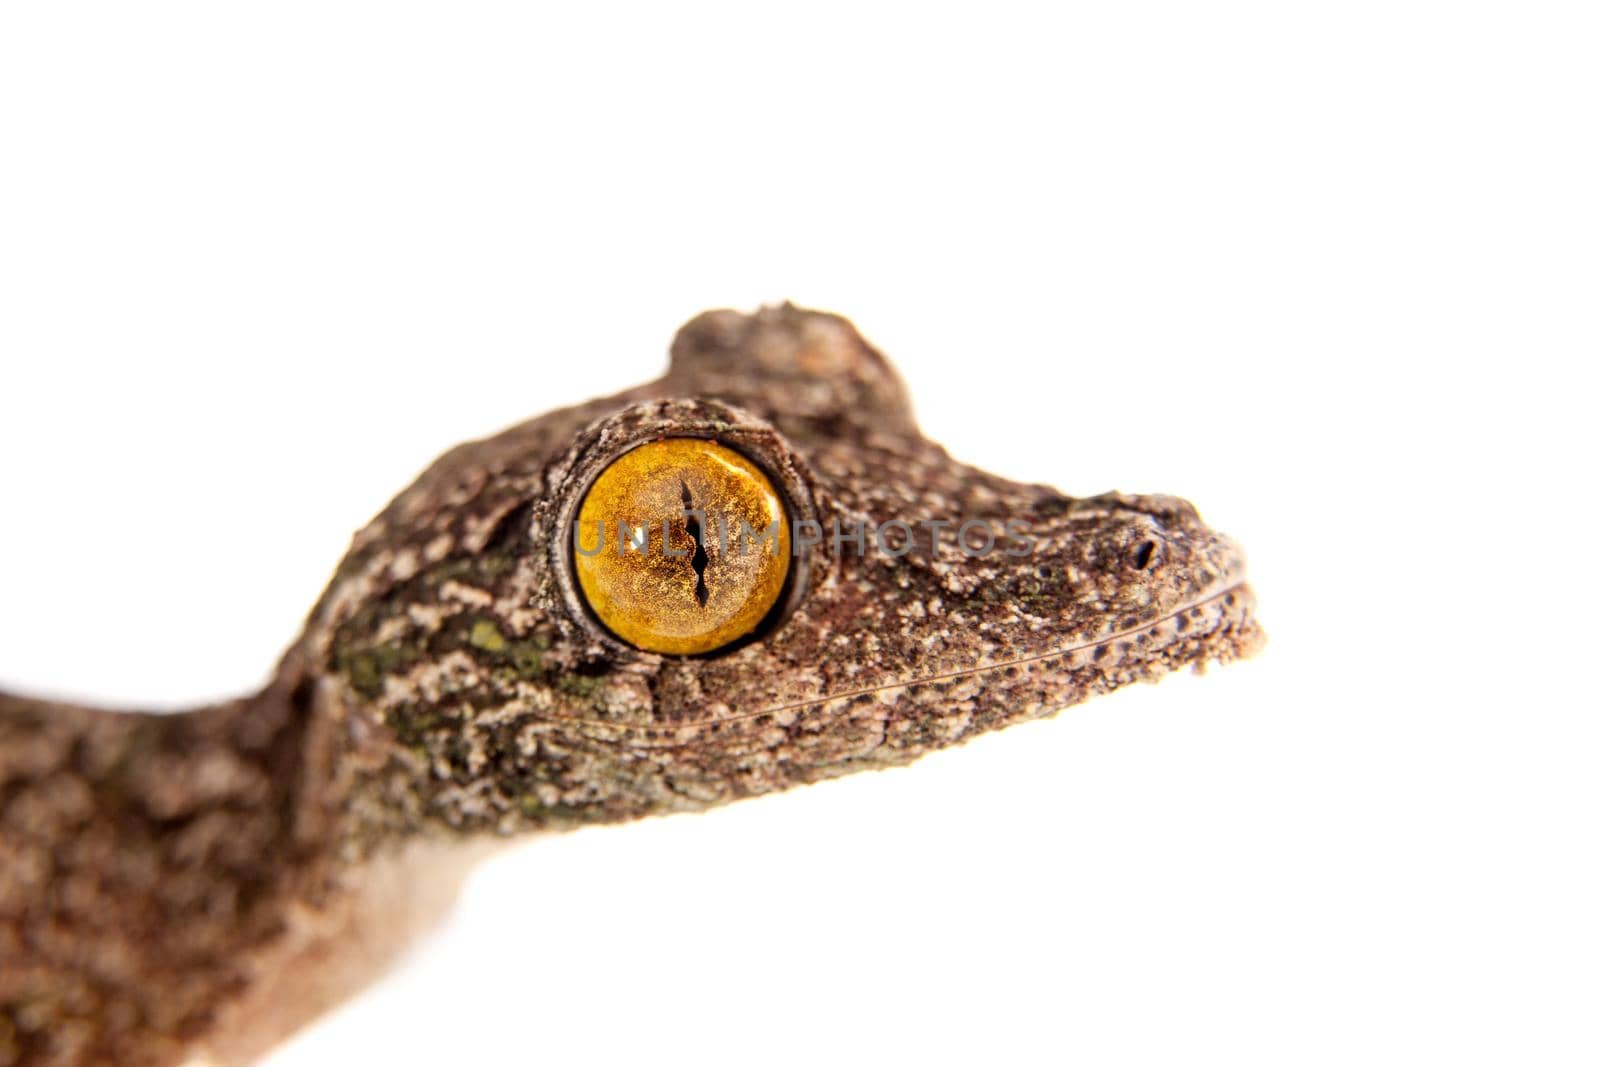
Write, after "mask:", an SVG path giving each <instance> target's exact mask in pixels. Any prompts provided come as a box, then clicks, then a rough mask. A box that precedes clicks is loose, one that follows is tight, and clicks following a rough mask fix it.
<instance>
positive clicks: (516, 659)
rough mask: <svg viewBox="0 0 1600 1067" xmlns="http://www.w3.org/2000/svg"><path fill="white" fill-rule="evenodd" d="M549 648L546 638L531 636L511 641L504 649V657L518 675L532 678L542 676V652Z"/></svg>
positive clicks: (543, 666) (543, 664) (543, 673)
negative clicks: (524, 639) (526, 638)
mask: <svg viewBox="0 0 1600 1067" xmlns="http://www.w3.org/2000/svg"><path fill="white" fill-rule="evenodd" d="M549 650H550V642H549V641H548V640H546V639H545V638H543V637H532V638H529V639H528V640H526V641H513V642H511V644H510V645H509V646H508V647H507V649H506V657H507V659H509V660H510V661H511V666H512V668H513V669H515V670H516V672H517V674H518V675H519V676H520V677H523V678H527V679H529V680H533V679H536V678H543V677H544V675H545V663H544V654H545V653H546V652H548V651H549Z"/></svg>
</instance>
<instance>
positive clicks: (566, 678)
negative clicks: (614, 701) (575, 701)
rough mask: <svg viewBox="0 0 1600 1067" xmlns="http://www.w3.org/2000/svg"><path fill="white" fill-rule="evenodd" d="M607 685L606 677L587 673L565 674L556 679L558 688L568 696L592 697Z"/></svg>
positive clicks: (587, 698) (586, 698)
mask: <svg viewBox="0 0 1600 1067" xmlns="http://www.w3.org/2000/svg"><path fill="white" fill-rule="evenodd" d="M605 687H606V683H605V679H603V678H593V677H590V676H588V675H585V674H563V675H562V676H561V677H560V678H558V679H556V689H557V690H558V691H560V692H562V693H566V694H567V695H568V696H575V697H580V698H582V699H585V700H589V699H592V698H593V697H594V696H595V695H596V694H598V693H600V692H601V691H602V690H604V689H605Z"/></svg>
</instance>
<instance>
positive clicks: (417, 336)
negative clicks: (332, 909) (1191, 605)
mask: <svg viewBox="0 0 1600 1067" xmlns="http://www.w3.org/2000/svg"><path fill="white" fill-rule="evenodd" d="M579 7H582V8H583V10H582V11H579V12H575V11H573V10H568V9H571V8H579ZM1591 12H1592V8H1589V7H1588V5H1582V4H1576V3H1575V4H1570V5H1561V4H1544V3H1517V4H1512V3H1501V4H1491V3H1448V4H1447V3H1435V4H1429V3H1405V2H1400V3H1396V2H1384V3H1339V4H1314V5H1313V4H1275V3H1259V4H1240V3H1227V4H1216V5H1201V4H1177V3H1166V4H1105V5H1093V6H1088V5H1081V6H1080V5H1070V6H1059V5H1049V6H1048V7H1047V6H1046V5H1040V6H1039V7H1038V8H1037V9H1027V8H1022V7H1009V6H1005V5H992V4H991V5H963V6H961V7H944V6H939V5H931V4H923V5H915V6H912V5H907V6H905V7H894V8H890V7H881V8H876V7H871V6H862V5H855V4H852V5H845V6H841V7H838V8H832V7H828V6H825V5H819V4H814V3H813V4H807V5H803V6H796V7H794V8H786V9H779V8H767V7H762V6H760V5H755V4H748V3H747V4H737V5H732V4H730V5H727V6H726V7H721V8H693V9H691V8H686V7H684V6H683V5H679V4H660V5H653V6H650V7H643V8H639V9H633V10H624V9H618V8H614V7H606V8H601V7H599V6H597V5H564V8H563V10H562V11H560V12H559V13H558V12H554V11H539V10H537V9H536V7H535V6H534V5H531V4H505V5H494V4H471V3H465V4H431V5H429V4H411V3H386V4H376V3H374V4H370V5H363V4H351V3H340V2H336V0H335V2H330V0H318V2H316V3H288V2H277V3H272V4H257V5H234V4H216V3H195V4H188V5H173V4H162V3H140V4H108V5H105V6H103V7H98V6H89V5H81V4H75V3H66V2H60V0H51V2H48V3H9V4H7V5H5V6H4V7H3V8H0V153H3V160H0V371H3V373H0V517H3V521H0V684H3V685H4V686H5V687H7V688H11V689H38V690H45V691H49V692H53V693H58V694H64V695H67V696H70V697H75V698H81V699H93V700H100V701H108V702H114V703H117V704H119V705H124V706H134V707H141V706H143V707H167V706H181V705H183V704H186V703H189V702H193V701H198V700H203V699H207V698H212V697H217V696H220V695H224V694H231V693H234V692H238V691H241V690H243V689H245V688H248V687H251V686H254V685H255V684H257V683H259V682H260V681H261V680H262V679H263V678H264V677H265V676H266V674H267V673H268V671H269V670H270V668H271V666H272V664H273V662H274V659H275V657H276V655H277V653H278V651H279V650H280V649H281V648H282V647H283V646H285V645H286V644H287V643H288V642H289V641H290V640H291V639H292V637H293V635H294V634H295V632H296V630H297V628H298V625H299V623H300V620H301V618H302V616H303V613H304V612H305V611H306V609H307V608H308V607H309V606H310V604H311V602H312V600H313V599H314V597H315V596H316V594H317V592H318V591H319V589H320V588H321V583H322V581H323V580H324V578H325V576H326V575H327V574H329V573H330V572H331V570H332V568H333V566H334V564H335V563H336V562H337V560H338V558H339V556H340V554H341V552H342V550H343V546H344V544H345V543H346V539H347V537H348V536H349V534H350V533H351V531H353V530H354V529H356V528H357V527H358V526H360V525H361V524H362V523H363V522H364V521H365V520H366V519H367V517H368V516H369V515H371V514H372V513H373V512H374V511H375V510H376V509H377V508H378V507H379V506H380V505H381V504H382V503H383V502H384V501H385V500H386V499H387V498H388V497H389V496H390V495H392V494H393V493H394V492H395V491H397V490H399V489H400V488H401V487H403V486H404V484H405V483H406V482H407V481H408V480H409V479H410V478H411V477H412V476H413V475H414V474H415V473H416V472H417V471H418V470H419V469H420V468H421V467H422V466H423V465H424V464H425V463H426V462H427V461H428V460H430V459H431V458H432V457H433V455H435V454H436V453H437V452H439V451H441V450H443V449H444V448H445V447H447V446H449V445H451V444H453V443H455V442H457V441H458V440H462V439H465V438H468V437H473V436H481V435H483V434H485V433H488V432H491V431H493V430H496V429H498V428H499V427H501V426H503V425H505V424H508V423H510V422H513V421H516V420H519V419H521V418H524V417H527V416H529V415H534V414H537V413H539V412H542V411H544V410H547V409H549V408H551V407H555V406H558V405H563V404H567V403H571V402H576V401H579V400H582V399H585V398H587V397H589V396H591V395H594V394H597V393H601V392H606V391H610V390H613V389H617V388H621V387H624V386H628V385H632V384H635V383H636V382H639V381H642V380H644V379H646V378H649V377H653V376H654V375H655V374H656V373H657V372H658V371H659V370H660V369H661V368H662V367H663V366H664V362H665V349H666V345H667V342H668V340H669V338H670V336H671V333H672V331H673V329H674V328H675V327H676V326H677V325H678V324H679V322H681V321H682V320H684V319H686V318H687V317H689V316H690V315H691V314H693V313H694V312H696V311H698V310H700V309H701V308H703V307H707V306H719V305H731V306H737V307H752V306H754V305H756V304H759V303H761V302H766V301H774V300H781V299H784V298H792V299H794V300H796V301H797V302H800V303H805V304H810V305H814V306H821V307H826V308H832V309H837V310H840V311H842V312H845V313H846V314H849V315H851V316H853V317H854V318H855V319H856V321H857V323H858V324H859V326H860V327H861V328H862V330H863V331H864V332H865V333H866V334H867V335H868V336H869V337H870V338H871V339H873V340H874V341H875V342H877V343H878V344H879V345H881V346H882V347H883V348H884V349H885V350H887V352H888V353H889V354H890V355H891V356H892V357H894V358H895V359H896V360H897V361H898V362H899V365H900V367H901V369H902V370H903V372H904V374H905V376H906V378H907V379H908V381H909V382H910V384H911V387H912V390H913V394H914V397H915V399H916V401H917V404H918V410H919V413H920V416H921V419H922V422H923V424H924V427H925V429H926V430H927V432H928V433H929V435H930V436H932V437H934V438H936V439H939V440H941V441H943V442H944V443H945V444H946V445H947V446H948V447H949V448H950V449H951V450H952V451H953V452H954V453H956V455H958V456H959V457H960V458H963V459H966V460H970V461H973V462H976V463H978V464H980V465H982V466H985V467H988V468H991V469H993V470H996V471H998V472H1000V473H1003V474H1006V475H1010V476H1013V477H1017V478H1021V479H1029V480H1039V481H1047V482H1050V483H1053V484H1055V485H1057V486H1058V487H1060V488H1061V489H1063V490H1064V491H1067V492H1070V493H1075V494H1085V493H1092V492H1097V491H1101V490H1105V489H1110V488H1122V489H1126V490H1140V491H1164V492H1171V493H1177V494H1180V495H1183V496H1186V497H1189V498H1191V499H1193V500H1195V501H1196V502H1197V503H1198V504H1199V505H1200V507H1201V508H1202V511H1203V512H1204V514H1205V515H1206V516H1207V518H1208V519H1209V520H1210V521H1211V522H1212V523H1213V524H1214V525H1216V526H1218V527H1219V528H1222V529H1225V530H1227V531H1229V532H1231V533H1233V534H1235V535H1236V536H1238V537H1239V539H1240V540H1241V541H1243V543H1244V544H1245V545H1246V546H1247V548H1248V549H1249V550H1250V552H1251V556H1252V572H1253V575H1254V578H1255V583H1256V587H1257V591H1258V593H1259V596H1260V600H1261V613H1262V617H1263V619H1264V621H1265V623H1266V626H1267V628H1268V631H1269V633H1270V635H1271V644H1270V646H1269V647H1268V649H1267V651H1266V653H1265V654H1264V655H1263V656H1262V657H1261V658H1259V659H1258V660H1256V661H1254V662H1251V663H1248V664H1244V665H1241V666H1237V667H1230V668H1226V669H1221V670H1218V671H1214V672H1212V673H1211V674H1209V675H1208V676H1206V677H1204V678H1198V679H1197V678H1193V677H1189V676H1185V677H1182V678H1175V679H1171V680H1169V681H1167V682H1165V683H1163V684H1162V685H1160V686H1158V687H1140V688H1139V689H1137V690H1135V691H1128V692H1124V693H1120V694H1117V695H1115V696H1112V697H1109V698H1106V699H1104V700H1099V701H1095V702H1092V703H1090V704H1088V705H1085V706H1083V707H1080V708H1076V709H1073V710H1072V711H1070V712H1068V713H1067V714H1065V715H1063V716H1062V717H1060V718H1059V719H1057V720H1055V721H1051V722H1046V723H1040V724H1033V725H1029V726H1026V727H1021V728H1018V729H1015V730H1013V731H1010V732H1007V733H1004V734H1000V735H996V736H991V737H987V738H984V739H981V740H980V741H978V742H976V743H974V744H972V745H969V746H966V747H964V748H962V749H960V750H956V751H952V752H947V753H943V754H940V755H938V756H936V757H932V758H929V759H927V760H926V761H924V762H923V763H921V764H919V765H917V766H915V767H913V768H910V769H907V770H900V771H894V772H889V773H883V774H873V775H865V776H859V777H856V778H854V779H850V780H845V781H840V782H835V783H830V784H827V785H824V786H819V787H816V788H813V789H806V790H802V791H799V792H796V793H792V794H788V795H784V796H781V797H776V798H771V799H767V800H761V801H755V802H750V803H746V804H741V805H736V806H734V807H731V808H728V809H724V810H722V811H718V812H715V813H712V814H709V815H706V816H701V817H681V818H673V819H665V820H656V821H651V822H646V823H643V824H639V825H633V826H627V827H622V828H614V829H611V828H608V829H593V830H586V831H583V832H581V833H578V834H575V835H571V836H567V837H563V838H551V839H545V840H539V841H533V842H530V843H529V844H527V845H526V846H524V847H522V848H520V849H519V850H518V851H516V852H514V853H512V854H510V855H508V856H506V857H505V858H503V859H500V860H497V861H495V862H494V863H492V864H490V865H489V866H487V867H486V868H484V869H483V870H482V871H481V873H480V875H479V876H478V877H477V878H475V879H474V880H473V881H472V882H471V883H470V885H469V887H468V889H467V891H466V893H465V896H464V898H463V900H462V902H461V905H460V907H459V909H458V911H457V913H456V915H455V917H454V919H453V920H452V921H451V922H450V923H449V925H448V926H447V927H446V928H445V929H444V930H443V932H442V934H441V935H440V936H439V937H437V938H436V939H434V940H433V941H431V942H429V943H427V944H425V945H424V946H422V947H421V948H420V949H419V950H418V951H417V952H416V953H415V954H414V955H413V956H412V957H411V959H410V961H409V963H408V965H407V966H406V967H405V968H404V969H403V970H401V971H400V972H398V973H396V974H395V975H394V976H392V977H391V978H390V979H389V980H387V981H385V982H384V983H383V984H381V985H380V986H378V987H377V988H375V989H374V990H373V991H372V992H371V993H369V994H368V995H366V996H365V997H363V998H361V999H360V1000H358V1001H357V1002H355V1003H354V1004H353V1005H352V1006H351V1007H349V1008H348V1009H347V1010H345V1011H343V1012H342V1013H340V1014H337V1015H334V1016H331V1017H329V1018H328V1019H326V1020H325V1021H324V1022H322V1023H321V1024H319V1025H318V1026H316V1027H314V1028H313V1029H311V1030H309V1031H306V1032H304V1033H303V1034H302V1035H301V1036H300V1037H298V1038H297V1039H296V1040H294V1041H293V1042H292V1043H290V1044H289V1045H287V1046H285V1047H284V1048H283V1049H282V1051H281V1053H280V1054H279V1055H278V1056H277V1057H275V1058H274V1059H273V1060H272V1063H273V1064H274V1065H275V1067H294V1065H304V1064H324V1063H327V1064H333V1063H351V1062H386V1063H395V1064H408V1063H425V1062H453V1063H472V1062H485V1063H488V1062H493V1063H506V1062H509V1063H530V1064H531V1063H542V1064H567V1063H621V1064H641V1063H650V1064H671V1063H678V1062H696V1063H749V1062H780V1063H782V1062H793V1063H806V1064H815V1063H832V1062H873V1063H889V1062H907V1061H914V1062H942V1061H951V1062H985V1063H988V1062H1062V1063H1073V1064H1188V1063H1225V1064H1230V1065H1238V1064H1274V1065H1277V1064H1284V1063H1293V1064H1313V1063H1340V1064H1345V1063H1353V1062H1361V1063H1394V1064H1416V1063H1445V1062H1449V1063H1453V1064H1461V1063H1473V1064H1476V1063H1486V1064H1487V1063H1497V1064H1499V1063H1504V1064H1510V1063H1517V1064H1521V1063H1538V1064H1568V1063H1571V1064H1577V1063H1588V1064H1592V1063H1594V1062H1596V1059H1597V1057H1600V1022H1597V1020H1600V1015H1597V1012H1596V1005H1597V1003H1600V875H1597V870H1596V865H1597V859H1600V857H1597V829H1600V827H1597V825H1596V824H1597V821H1600V820H1597V813H1600V787H1597V782H1596V761H1597V756H1600V728H1597V719H1596V714H1597V711H1600V707H1597V701H1596V699H1595V697H1594V695H1593V689H1592V686H1593V677H1594V670H1593V656H1594V632H1595V619H1596V615H1595V611H1596V610H1597V609H1600V605H1597V603H1596V597H1595V593H1596V582H1595V578H1594V568H1595V562H1594V561H1595V559H1596V553H1595V550H1594V539H1595V536H1596V531H1595V519H1596V508H1595V505H1594V501H1593V491H1594V481H1595V479H1594V475H1593V469H1592V461H1593V459H1594V454H1595V448H1594V444H1595V441H1594V437H1595V435H1594V433H1593V431H1592V430H1591V429H1590V428H1589V427H1590V419H1591V418H1592V409H1593V403H1594V398H1595V389H1594V384H1593V380H1592V377H1591V373H1592V368H1593V365H1594V361H1595V358H1596V356H1597V354H1600V344H1597V340H1600V338H1597V301H1596V297H1597V294H1600V264H1597V248H1600V212H1597V200H1600V197H1597V190H1600V166H1597V155H1596V145H1597V130H1600V125H1597V107H1596V102H1597V100H1600V78H1597V76H1596V54H1597V47H1600V38H1597V34H1596V26H1595V23H1594V22H1593V21H1591V18H1590V14H1591Z"/></svg>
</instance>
